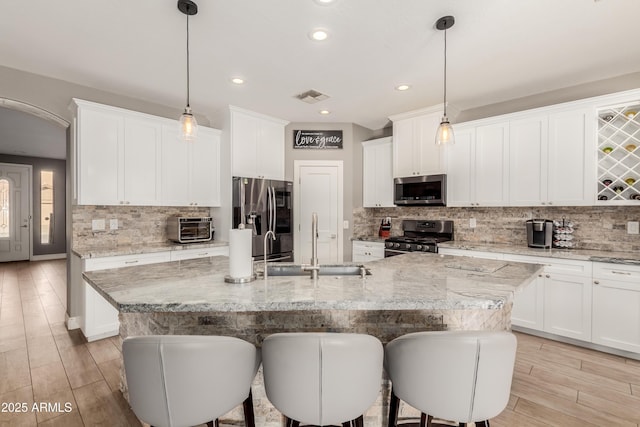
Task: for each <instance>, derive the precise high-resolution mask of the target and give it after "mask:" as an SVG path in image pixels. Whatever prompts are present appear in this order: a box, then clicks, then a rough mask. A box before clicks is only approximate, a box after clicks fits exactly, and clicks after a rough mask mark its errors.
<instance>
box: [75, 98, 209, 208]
mask: <svg viewBox="0 0 640 427" xmlns="http://www.w3.org/2000/svg"><path fill="white" fill-rule="evenodd" d="M73 103H74V104H73V105H74V109H75V115H76V117H75V129H74V132H73V134H74V145H73V158H74V160H73V161H74V163H73V167H74V178H73V183H74V198H75V202H76V203H77V204H80V205H133V206H194V205H200V206H219V205H220V132H219V131H217V130H215V129H211V128H207V127H204V126H200V129H199V137H198V139H197V140H196V141H195V142H191V143H185V142H183V141H181V140H180V139H179V138H178V122H177V121H176V120H170V119H165V118H161V117H155V116H151V115H148V114H143V113H138V112H135V111H129V110H125V109H122V108H116V107H110V106H107V105H101V104H96V103H93V102H87V101H82V100H76V99H74V101H73Z"/></svg>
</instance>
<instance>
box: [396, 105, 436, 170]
mask: <svg viewBox="0 0 640 427" xmlns="http://www.w3.org/2000/svg"><path fill="white" fill-rule="evenodd" d="M441 118H442V108H441V107H434V108H428V109H424V110H418V111H412V112H410V113H406V114H398V115H395V116H391V117H390V119H391V120H392V121H393V176H394V178H400V177H407V176H416V175H432V174H441V173H443V172H444V165H445V164H444V160H445V159H444V149H443V148H442V147H441V146H439V145H436V144H435V138H436V131H437V129H438V126H439V125H440V120H441Z"/></svg>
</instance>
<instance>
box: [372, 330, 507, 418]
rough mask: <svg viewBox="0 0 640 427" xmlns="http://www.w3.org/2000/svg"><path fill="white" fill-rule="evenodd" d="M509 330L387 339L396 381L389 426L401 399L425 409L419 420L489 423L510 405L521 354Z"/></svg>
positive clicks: (392, 376)
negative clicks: (514, 375) (514, 372)
mask: <svg viewBox="0 0 640 427" xmlns="http://www.w3.org/2000/svg"><path fill="white" fill-rule="evenodd" d="M516 345H517V342H516V337H515V335H513V334H512V333H510V332H505V331H502V332H492V331H439V332H416V333H411V334H407V335H403V336H401V337H398V338H396V339H394V340H393V341H391V342H390V343H388V344H387V347H386V350H385V369H386V371H387V374H388V375H389V378H390V380H391V383H392V389H391V403H390V407H389V427H395V426H396V423H397V417H398V406H399V403H400V402H399V400H403V401H404V402H406V403H408V404H409V405H411V406H413V407H414V408H416V409H418V410H419V411H421V412H422V416H421V420H420V426H421V427H424V426H425V425H427V426H430V425H431V420H432V418H433V417H435V418H438V419H444V420H449V421H456V422H458V423H460V425H461V426H462V425H464V424H462V423H470V422H474V423H476V426H487V427H488V426H489V419H490V418H493V417H495V416H497V415H498V414H500V413H501V412H502V411H503V410H504V408H505V407H506V406H507V403H508V401H509V394H510V392H511V380H512V378H513V367H514V363H515V356H516Z"/></svg>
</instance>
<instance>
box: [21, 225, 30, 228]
mask: <svg viewBox="0 0 640 427" xmlns="http://www.w3.org/2000/svg"><path fill="white" fill-rule="evenodd" d="M20 227H22V228H29V226H28V225H21V226H20Z"/></svg>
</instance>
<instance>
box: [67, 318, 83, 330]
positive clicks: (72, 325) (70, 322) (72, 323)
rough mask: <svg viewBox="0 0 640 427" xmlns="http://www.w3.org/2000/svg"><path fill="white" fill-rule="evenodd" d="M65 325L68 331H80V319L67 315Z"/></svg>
mask: <svg viewBox="0 0 640 427" xmlns="http://www.w3.org/2000/svg"><path fill="white" fill-rule="evenodd" d="M65 323H66V324H67V329H68V330H72V329H80V317H79V316H75V317H69V315H68V314H65Z"/></svg>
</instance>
